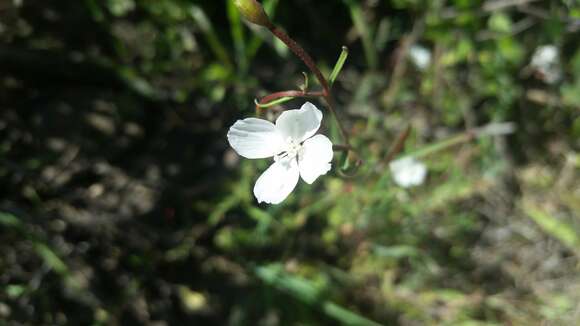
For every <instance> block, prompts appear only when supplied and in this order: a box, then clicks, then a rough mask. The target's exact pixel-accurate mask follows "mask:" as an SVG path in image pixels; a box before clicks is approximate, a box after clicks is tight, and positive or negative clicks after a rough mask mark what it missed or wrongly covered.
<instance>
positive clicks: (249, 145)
mask: <svg viewBox="0 0 580 326" xmlns="http://www.w3.org/2000/svg"><path fill="white" fill-rule="evenodd" d="M228 141H229V143H230V146H232V148H233V149H234V150H235V151H236V152H237V153H238V154H239V155H240V156H243V157H245V158H251V159H254V158H266V157H272V156H274V155H276V154H278V153H280V152H282V150H283V145H284V142H283V140H282V136H281V134H280V132H278V130H277V129H276V126H275V125H274V124H273V123H271V122H270V121H267V120H263V119H256V118H247V119H244V120H238V121H236V123H234V125H233V126H231V127H230V130H229V131H228Z"/></svg>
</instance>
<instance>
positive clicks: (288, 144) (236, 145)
mask: <svg viewBox="0 0 580 326" xmlns="http://www.w3.org/2000/svg"><path fill="white" fill-rule="evenodd" d="M321 121H322V112H320V110H318V109H317V108H316V106H314V105H313V104H312V103H308V102H307V103H305V104H304V105H303V106H302V107H301V108H300V110H287V111H284V112H282V114H281V115H280V117H278V119H277V120H276V124H273V123H271V122H270V121H267V120H263V119H257V118H247V119H244V120H238V121H236V123H234V125H233V126H231V127H230V130H229V131H228V141H229V143H230V146H232V148H233V149H234V150H235V151H236V152H237V153H238V154H239V155H240V156H243V157H245V158H249V159H259V158H267V157H274V163H272V165H271V166H270V167H269V168H268V169H267V170H266V171H264V173H262V175H261V176H260V177H259V178H258V181H256V185H255V186H254V196H256V199H257V200H258V202H259V203H261V202H266V203H269V204H279V203H281V202H282V201H283V200H284V199H286V197H288V195H290V193H291V192H292V190H294V187H296V184H297V183H298V179H299V176H300V177H302V180H304V181H305V182H306V183H308V184H312V183H313V182H314V181H315V180H316V179H317V178H318V177H319V176H321V175H323V174H326V172H328V171H330V161H332V156H333V154H334V153H333V151H332V143H331V142H330V139H328V138H327V137H326V136H323V135H316V136H314V134H315V133H316V131H317V130H318V128H320V122H321Z"/></svg>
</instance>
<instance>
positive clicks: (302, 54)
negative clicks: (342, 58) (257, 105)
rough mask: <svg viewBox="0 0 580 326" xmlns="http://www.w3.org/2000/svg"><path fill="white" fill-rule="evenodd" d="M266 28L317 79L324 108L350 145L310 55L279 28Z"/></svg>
mask: <svg viewBox="0 0 580 326" xmlns="http://www.w3.org/2000/svg"><path fill="white" fill-rule="evenodd" d="M266 27H267V28H268V29H269V30H270V32H272V34H274V36H276V37H277V38H278V39H279V40H280V41H282V42H283V43H284V44H286V46H287V47H288V48H289V49H290V50H291V51H292V52H294V54H295V55H296V56H297V57H298V58H300V60H302V62H304V64H305V65H306V66H307V67H308V69H310V71H312V73H313V74H314V75H315V76H316V79H318V82H319V83H320V85H321V86H322V97H323V98H324V100H325V101H326V106H327V107H328V110H329V111H330V112H331V113H332V115H334V118H335V119H336V123H337V125H338V129H339V131H340V134H341V136H342V138H343V139H344V141H345V142H346V143H347V144H348V145H350V138H349V136H348V133H347V132H346V129H345V128H344V126H343V125H342V123H341V120H340V119H339V117H338V114H337V113H336V110H335V109H334V99H333V97H332V92H331V91H330V87H329V85H328V81H327V80H326V78H325V77H324V75H323V74H322V72H320V69H318V67H317V66H316V64H315V63H314V60H313V59H312V57H311V56H310V54H308V52H306V50H304V48H303V47H302V46H300V44H298V43H296V41H294V40H293V39H292V38H291V37H290V36H288V34H286V32H284V31H283V30H282V29H280V28H279V27H277V26H275V25H274V24H272V23H270V24H269V25H268V26H266Z"/></svg>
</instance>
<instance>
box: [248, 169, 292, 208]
mask: <svg viewBox="0 0 580 326" xmlns="http://www.w3.org/2000/svg"><path fill="white" fill-rule="evenodd" d="M298 176H299V172H298V163H297V162H296V159H291V160H279V161H277V162H274V163H273V164H272V165H270V167H269V168H268V169H267V170H266V171H264V173H262V175H261V176H260V177H259V178H258V181H256V185H255V186H254V196H256V199H257V200H258V202H259V203H261V202H265V203H268V204H279V203H281V202H282V201H283V200H284V199H286V197H288V195H290V193H291V192H292V190H294V187H296V184H297V183H298V179H299V177H298Z"/></svg>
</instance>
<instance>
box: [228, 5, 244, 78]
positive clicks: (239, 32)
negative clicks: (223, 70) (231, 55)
mask: <svg viewBox="0 0 580 326" xmlns="http://www.w3.org/2000/svg"><path fill="white" fill-rule="evenodd" d="M226 1H227V12H228V19H229V21H230V33H231V36H232V40H233V41H234V49H235V53H236V61H237V64H238V72H239V73H240V74H241V75H242V76H244V75H246V74H247V72H248V57H247V52H246V41H245V36H244V29H243V28H242V19H241V17H240V12H239V11H238V9H237V8H236V6H235V5H234V0H226Z"/></svg>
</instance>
